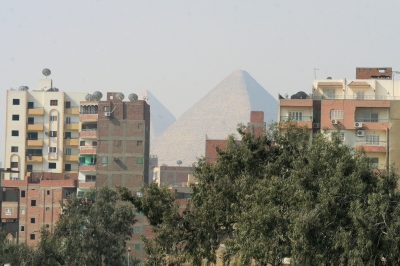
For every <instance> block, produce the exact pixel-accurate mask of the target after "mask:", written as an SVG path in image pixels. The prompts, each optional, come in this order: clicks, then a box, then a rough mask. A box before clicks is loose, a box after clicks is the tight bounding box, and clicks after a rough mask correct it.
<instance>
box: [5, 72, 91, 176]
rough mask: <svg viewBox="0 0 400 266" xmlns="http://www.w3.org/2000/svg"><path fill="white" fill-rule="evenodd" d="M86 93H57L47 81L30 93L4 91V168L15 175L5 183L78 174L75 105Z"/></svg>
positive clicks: (25, 91)
mask: <svg viewBox="0 0 400 266" xmlns="http://www.w3.org/2000/svg"><path fill="white" fill-rule="evenodd" d="M86 95H87V93H84V92H79V93H69V92H68V93H67V92H60V91H59V90H58V89H57V88H54V87H53V86H52V80H51V79H41V80H40V81H39V86H38V88H36V89H34V90H32V91H30V90H29V88H28V87H26V86H21V87H20V88H19V89H17V90H8V91H7V101H6V103H7V106H6V110H7V113H6V141H5V153H4V154H5V158H4V166H5V167H6V168H8V167H10V168H11V169H13V170H18V171H19V173H13V174H5V179H6V180H10V179H11V180H24V179H25V176H28V175H30V173H32V172H51V173H64V172H65V173H77V172H78V141H74V139H77V138H78V123H79V101H81V100H83V99H85V96H86Z"/></svg>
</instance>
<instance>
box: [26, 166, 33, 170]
mask: <svg viewBox="0 0 400 266" xmlns="http://www.w3.org/2000/svg"><path fill="white" fill-rule="evenodd" d="M26 171H27V172H32V171H33V165H32V164H27V165H26Z"/></svg>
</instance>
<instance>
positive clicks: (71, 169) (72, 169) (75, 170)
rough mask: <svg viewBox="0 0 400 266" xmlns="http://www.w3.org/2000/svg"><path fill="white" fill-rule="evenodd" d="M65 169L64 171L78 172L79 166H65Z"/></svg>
mask: <svg viewBox="0 0 400 266" xmlns="http://www.w3.org/2000/svg"><path fill="white" fill-rule="evenodd" d="M63 171H64V172H74V173H77V172H78V168H64V169H63Z"/></svg>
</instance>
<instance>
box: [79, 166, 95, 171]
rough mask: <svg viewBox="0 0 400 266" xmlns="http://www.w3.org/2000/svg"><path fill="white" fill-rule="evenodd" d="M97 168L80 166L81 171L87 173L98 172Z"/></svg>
mask: <svg viewBox="0 0 400 266" xmlns="http://www.w3.org/2000/svg"><path fill="white" fill-rule="evenodd" d="M96 169H97V167H96V165H95V164H93V165H88V164H86V165H80V166H79V171H82V172H85V171H96Z"/></svg>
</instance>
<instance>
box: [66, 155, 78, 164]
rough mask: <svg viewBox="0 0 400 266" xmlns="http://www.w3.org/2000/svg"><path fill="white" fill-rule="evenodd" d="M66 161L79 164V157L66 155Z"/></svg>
mask: <svg viewBox="0 0 400 266" xmlns="http://www.w3.org/2000/svg"><path fill="white" fill-rule="evenodd" d="M64 161H67V162H77V161H78V155H64Z"/></svg>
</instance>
